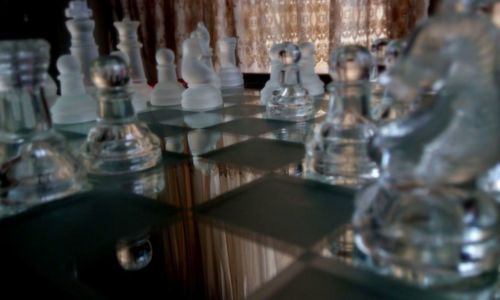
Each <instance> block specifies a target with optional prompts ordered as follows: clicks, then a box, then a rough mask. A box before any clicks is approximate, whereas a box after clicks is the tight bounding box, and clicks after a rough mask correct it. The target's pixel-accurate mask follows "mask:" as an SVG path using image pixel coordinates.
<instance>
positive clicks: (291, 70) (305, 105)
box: [266, 42, 314, 121]
mask: <svg viewBox="0 0 500 300" xmlns="http://www.w3.org/2000/svg"><path fill="white" fill-rule="evenodd" d="M273 50H274V51H276V52H275V53H274V54H273V56H278V57H279V58H280V60H281V64H282V67H281V71H280V88H279V89H278V90H275V91H274V92H273V93H272V97H271V99H270V100H269V101H268V102H267V105H266V106H267V114H268V116H269V117H271V118H275V119H285V120H290V121H305V120H308V119H311V118H312V117H313V116H314V103H313V100H312V99H311V97H310V96H309V93H308V91H307V90H306V89H305V88H304V87H303V86H302V81H301V74H300V68H299V65H298V64H299V61H300V58H301V53H300V49H299V47H298V46H297V45H295V44H293V43H289V42H285V43H283V44H281V46H280V47H277V48H274V49H273Z"/></svg>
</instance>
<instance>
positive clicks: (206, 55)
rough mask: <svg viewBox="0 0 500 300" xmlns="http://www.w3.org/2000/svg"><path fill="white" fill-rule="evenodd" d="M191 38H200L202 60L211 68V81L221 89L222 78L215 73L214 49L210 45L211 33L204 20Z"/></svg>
mask: <svg viewBox="0 0 500 300" xmlns="http://www.w3.org/2000/svg"><path fill="white" fill-rule="evenodd" d="M191 38H195V39H197V40H198V43H199V44H200V49H201V61H203V62H204V63H205V65H206V66H207V67H208V68H209V69H210V70H211V74H210V76H211V79H210V80H211V82H212V84H213V85H214V86H215V87H216V88H218V89H220V88H221V80H220V78H219V76H218V75H217V73H215V69H214V63H213V61H212V56H213V50H212V48H211V47H210V33H209V32H208V29H207V27H205V25H204V24H203V23H202V22H199V23H198V25H197V27H196V30H195V31H193V32H192V33H191Z"/></svg>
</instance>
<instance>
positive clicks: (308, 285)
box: [0, 91, 441, 300]
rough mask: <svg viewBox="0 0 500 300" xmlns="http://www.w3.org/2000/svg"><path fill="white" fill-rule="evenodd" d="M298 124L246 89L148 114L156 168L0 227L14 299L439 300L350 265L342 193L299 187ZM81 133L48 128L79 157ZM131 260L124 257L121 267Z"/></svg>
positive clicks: (108, 181)
mask: <svg viewBox="0 0 500 300" xmlns="http://www.w3.org/2000/svg"><path fill="white" fill-rule="evenodd" d="M316 104H317V105H316V115H315V117H314V118H313V119H311V120H308V121H307V122H303V123H293V122H288V121H284V120H275V119H269V118H267V117H266V114H265V107H264V106H262V105H261V103H260V101H259V96H258V93H256V92H253V91H246V92H245V95H242V96H233V97H226V98H225V104H224V107H221V108H219V109H215V110H212V111H207V112H193V111H185V110H182V108H181V107H168V108H152V109H151V110H149V111H146V112H142V113H140V114H138V117H139V119H141V120H142V121H144V122H146V123H148V124H149V126H150V128H151V129H152V130H153V131H154V132H155V133H156V134H157V135H158V136H159V137H161V139H162V141H163V144H164V145H163V146H164V156H163V162H162V164H161V165H160V166H158V167H156V168H154V169H150V170H147V171H144V172H140V173H136V174H129V175H121V176H107V177H95V176H94V177H90V178H89V181H90V183H91V184H92V187H91V188H89V190H88V191H86V192H84V193H81V194H78V195H76V196H73V197H70V198H68V199H63V200H60V201H55V202H52V203H47V204H44V205H40V206H38V207H35V208H33V209H31V210H28V211H26V212H24V213H22V214H20V215H18V216H16V217H13V218H9V219H5V220H3V221H0V236H1V237H2V238H1V241H0V243H1V244H0V246H1V247H0V253H3V257H4V258H6V257H8V259H6V260H7V262H5V263H4V266H3V267H2V268H3V270H2V272H4V274H8V275H9V276H10V278H11V280H10V281H9V282H11V281H12V284H10V283H9V288H10V289H12V290H14V291H15V292H16V294H18V295H23V293H29V292H30V291H33V290H35V291H37V293H39V294H50V295H63V296H64V297H65V298H83V299H88V298H92V299H117V298H122V299H123V298H126V299H129V298H138V299H153V298H155V299H246V298H249V299H350V300H355V299H441V297H440V296H441V295H439V293H437V292H430V291H424V290H421V289H418V288H416V287H413V286H410V285H408V284H406V283H404V282H402V281H398V280H395V279H390V278H387V277H382V276H379V275H376V274H375V273H373V272H371V271H368V270H366V269H365V268H364V267H362V266H359V265H357V264H356V263H355V259H354V258H355V257H356V255H359V253H357V252H356V250H355V249H354V246H353V232H352V228H351V226H350V224H349V223H350V219H351V215H352V212H353V207H354V203H353V197H354V191H353V190H350V189H347V188H342V187H336V186H331V185H327V184H323V183H320V182H316V181H311V180H306V179H304V178H303V159H304V156H305V147H304V143H305V141H306V139H307V136H308V135H309V134H310V133H311V131H312V130H313V129H314V126H315V125H316V124H318V123H319V122H321V121H322V120H323V119H324V117H325V113H326V110H327V107H328V103H327V101H325V100H323V99H318V100H317V101H316ZM92 125H93V124H83V125H78V126H65V127H58V128H57V130H59V131H60V132H61V133H63V134H64V135H65V136H66V138H67V139H68V141H69V144H70V147H72V149H73V151H75V152H78V149H79V147H80V145H81V143H82V142H83V141H84V139H85V136H86V132H87V131H88V130H89V128H90V127H92ZM134 258H136V259H134Z"/></svg>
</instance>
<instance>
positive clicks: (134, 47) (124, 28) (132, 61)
mask: <svg viewBox="0 0 500 300" xmlns="http://www.w3.org/2000/svg"><path fill="white" fill-rule="evenodd" d="M113 24H114V26H115V28H116V30H117V31H118V38H119V43H118V45H117V48H118V49H119V50H120V51H121V52H123V53H125V54H126V55H127V57H128V64H129V67H130V86H131V88H132V89H133V90H134V92H135V93H136V94H137V95H136V97H142V98H143V99H144V101H146V102H148V101H149V100H150V98H151V91H152V89H151V87H150V86H149V85H148V81H147V79H146V75H145V73H144V64H143V62H142V57H141V48H142V44H141V43H140V42H139V36H138V35H137V29H138V28H139V25H140V23H139V22H138V21H132V20H130V19H129V18H124V19H123V20H122V21H121V22H114V23H113Z"/></svg>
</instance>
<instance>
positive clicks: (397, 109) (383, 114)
mask: <svg viewBox="0 0 500 300" xmlns="http://www.w3.org/2000/svg"><path fill="white" fill-rule="evenodd" d="M405 47H406V41H404V40H392V41H390V42H389V44H387V47H386V48H385V54H384V63H385V68H386V71H385V72H384V73H382V74H380V76H379V78H378V82H377V84H381V85H382V89H383V94H382V99H381V100H380V101H378V103H373V102H372V104H373V107H372V118H373V119H374V120H375V121H377V122H379V123H381V124H383V123H385V122H387V121H390V120H396V119H399V118H402V117H404V116H406V115H407V114H408V113H409V112H410V111H411V107H412V103H405V102H403V101H396V99H395V98H394V97H393V96H392V95H391V94H390V93H388V92H387V90H386V89H385V88H384V87H383V85H384V84H385V82H386V80H387V74H388V73H389V72H391V70H392V69H393V68H394V66H395V65H396V63H397V61H398V59H399V58H400V57H401V55H402V54H403V51H404V49H405Z"/></svg>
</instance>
